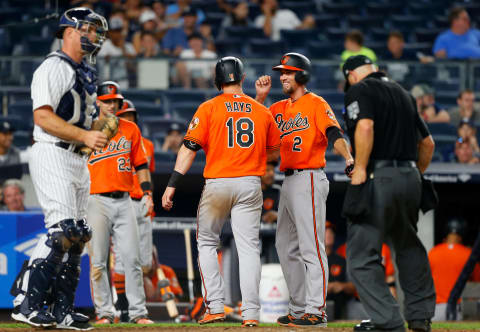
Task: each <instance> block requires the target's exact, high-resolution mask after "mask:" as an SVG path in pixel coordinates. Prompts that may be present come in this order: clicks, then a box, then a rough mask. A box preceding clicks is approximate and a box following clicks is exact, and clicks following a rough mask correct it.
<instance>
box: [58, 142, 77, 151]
mask: <svg viewBox="0 0 480 332" xmlns="http://www.w3.org/2000/svg"><path fill="white" fill-rule="evenodd" d="M72 145H74V146H75V148H74V149H73V150H70V147H71V146H72ZM55 146H58V147H59V148H62V149H65V150H69V151H71V152H73V153H78V154H80V147H79V146H78V145H75V144H71V143H67V142H57V143H55Z"/></svg>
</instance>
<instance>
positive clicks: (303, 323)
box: [287, 314, 327, 327]
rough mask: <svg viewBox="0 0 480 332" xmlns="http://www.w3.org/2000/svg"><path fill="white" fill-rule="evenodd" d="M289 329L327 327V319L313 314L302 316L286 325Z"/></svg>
mask: <svg viewBox="0 0 480 332" xmlns="http://www.w3.org/2000/svg"><path fill="white" fill-rule="evenodd" d="M287 326H290V327H327V319H326V318H324V317H322V316H319V315H314V314H304V315H303V316H302V317H300V318H297V319H295V320H294V321H293V322H291V323H288V325H287Z"/></svg>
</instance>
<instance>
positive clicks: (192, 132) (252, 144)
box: [185, 93, 280, 178]
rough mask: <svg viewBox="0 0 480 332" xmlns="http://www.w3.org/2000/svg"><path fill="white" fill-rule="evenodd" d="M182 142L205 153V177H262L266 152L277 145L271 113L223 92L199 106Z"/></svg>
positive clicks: (256, 104)
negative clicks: (193, 143) (199, 147)
mask: <svg viewBox="0 0 480 332" xmlns="http://www.w3.org/2000/svg"><path fill="white" fill-rule="evenodd" d="M185 139H186V140H190V141H193V142H195V143H197V144H199V145H200V146H202V148H203V150H204V151H205V154H206V156H207V161H206V164H205V170H204V172H203V176H204V177H205V178H230V177H239V176H248V175H258V176H261V175H263V174H265V169H266V159H267V155H266V149H278V147H279V146H280V137H279V134H278V130H277V129H276V126H275V122H274V120H273V117H272V114H271V113H270V112H269V111H268V109H267V108H266V107H265V106H263V105H262V104H260V103H258V102H257V101H256V100H254V99H253V98H251V97H249V96H247V95H245V94H226V93H224V94H221V95H219V96H217V97H215V98H212V99H210V100H209V101H206V102H204V103H203V104H201V105H200V106H199V107H198V109H197V112H196V113H195V115H194V116H193V119H192V121H191V122H190V125H189V127H188V131H187V134H186V135H185Z"/></svg>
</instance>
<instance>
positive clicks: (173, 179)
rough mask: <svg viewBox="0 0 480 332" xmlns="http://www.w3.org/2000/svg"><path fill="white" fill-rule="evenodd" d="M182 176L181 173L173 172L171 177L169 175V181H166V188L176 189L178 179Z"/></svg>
mask: <svg viewBox="0 0 480 332" xmlns="http://www.w3.org/2000/svg"><path fill="white" fill-rule="evenodd" d="M182 176H183V174H182V173H180V172H177V171H173V172H172V175H170V180H168V184H167V187H172V188H176V187H177V184H178V182H179V181H180V179H181V178H182Z"/></svg>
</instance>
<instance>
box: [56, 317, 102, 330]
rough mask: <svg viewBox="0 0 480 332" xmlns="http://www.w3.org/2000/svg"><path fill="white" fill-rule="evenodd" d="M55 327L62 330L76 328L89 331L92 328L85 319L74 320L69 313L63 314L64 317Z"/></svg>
mask: <svg viewBox="0 0 480 332" xmlns="http://www.w3.org/2000/svg"><path fill="white" fill-rule="evenodd" d="M57 329H62V330H77V331H90V330H93V326H92V325H90V323H89V322H88V321H87V322H85V321H83V320H82V321H78V320H74V318H73V316H72V315H71V314H68V315H66V316H65V318H64V319H63V320H62V321H61V322H60V323H57Z"/></svg>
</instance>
